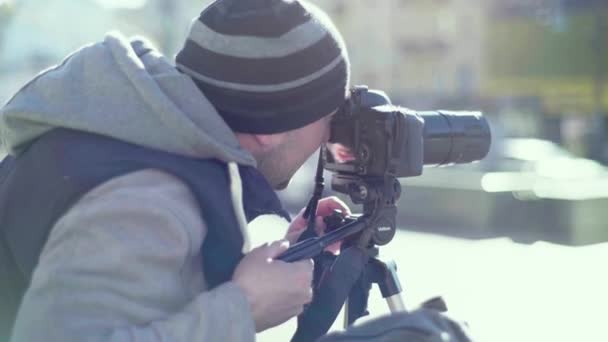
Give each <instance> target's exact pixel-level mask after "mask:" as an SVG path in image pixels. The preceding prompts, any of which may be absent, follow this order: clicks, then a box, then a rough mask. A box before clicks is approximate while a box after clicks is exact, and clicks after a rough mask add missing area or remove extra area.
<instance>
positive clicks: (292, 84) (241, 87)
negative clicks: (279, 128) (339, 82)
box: [177, 52, 345, 93]
mask: <svg viewBox="0 0 608 342" xmlns="http://www.w3.org/2000/svg"><path fill="white" fill-rule="evenodd" d="M343 54H344V52H342V54H340V55H338V56H337V57H336V58H334V60H333V61H331V63H329V64H327V65H326V66H324V67H323V68H321V69H320V70H318V71H316V72H314V73H312V74H310V75H307V76H304V77H302V78H299V79H297V80H293V81H289V82H284V83H278V84H265V85H256V84H242V83H234V82H226V81H221V80H217V79H215V78H211V77H209V76H205V75H202V74H200V73H198V72H196V71H195V70H192V69H190V68H188V67H187V66H185V65H183V64H179V63H178V64H177V66H178V67H179V69H181V70H182V71H183V72H185V73H186V74H188V75H190V77H193V78H196V79H197V80H199V81H201V82H205V83H209V84H211V85H214V86H216V87H221V88H226V89H231V90H238V91H250V92H258V93H271V92H275V91H283V90H289V89H293V88H297V87H300V86H303V85H305V84H307V83H310V82H312V81H314V80H315V79H317V78H319V77H321V76H323V75H325V74H327V73H329V72H330V71H331V70H332V69H334V68H335V67H336V66H338V65H339V64H340V62H343V61H345V56H344V55H343Z"/></svg>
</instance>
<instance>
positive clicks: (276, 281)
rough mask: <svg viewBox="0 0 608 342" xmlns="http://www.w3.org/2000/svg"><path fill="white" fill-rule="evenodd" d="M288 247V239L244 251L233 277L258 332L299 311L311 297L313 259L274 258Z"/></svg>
mask: <svg viewBox="0 0 608 342" xmlns="http://www.w3.org/2000/svg"><path fill="white" fill-rule="evenodd" d="M287 248H289V241H286V240H280V241H275V242H273V243H271V244H270V245H268V244H265V245H262V246H260V247H257V248H255V249H253V250H252V251H251V252H249V253H247V255H245V257H244V258H243V260H241V262H240V263H239V264H238V266H237V267H236V270H235V271H234V275H233V277H232V280H233V281H234V282H235V283H236V284H237V285H239V286H240V287H241V288H242V289H243V291H244V292H245V295H246V296H247V299H248V300H249V304H250V305H251V311H252V315H253V319H254V321H255V328H256V331H257V332H260V331H263V330H266V329H268V328H271V327H274V326H276V325H279V324H281V323H283V322H285V321H287V320H288V319H290V318H292V317H294V316H297V315H299V314H300V313H301V312H302V310H303V307H304V304H307V303H310V301H311V300H312V288H311V283H312V271H313V266H314V265H313V262H312V260H310V259H309V260H302V261H298V262H294V263H286V262H283V261H280V260H275V259H274V258H276V257H277V256H278V255H280V254H281V253H283V252H285V251H286V250H287Z"/></svg>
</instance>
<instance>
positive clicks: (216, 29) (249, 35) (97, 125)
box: [0, 0, 349, 341]
mask: <svg viewBox="0 0 608 342" xmlns="http://www.w3.org/2000/svg"><path fill="white" fill-rule="evenodd" d="M348 83H349V63H348V57H347V53H346V49H345V47H344V43H343V41H342V38H341V37H340V35H339V33H338V32H337V30H336V29H335V27H334V26H333V24H332V23H331V21H330V20H329V19H328V18H327V16H326V15H325V14H324V13H323V12H321V11H320V10H319V9H317V8H316V7H314V6H312V5H310V4H308V3H305V2H300V1H294V0H255V1H254V0H251V1H238V0H218V1H215V2H213V3H212V4H211V5H210V6H209V7H207V8H206V9H205V10H204V11H203V12H202V14H201V15H200V17H199V18H197V19H196V20H194V22H193V24H192V28H191V32H190V34H189V36H188V39H187V41H186V43H185V45H184V47H183V49H182V50H181V51H180V52H179V53H178V54H177V57H176V60H175V65H174V64H173V63H171V62H169V61H168V60H167V59H165V58H164V57H163V56H161V55H160V54H159V53H158V52H157V51H155V50H154V49H153V48H151V47H150V46H149V45H148V44H146V43H145V42H143V41H141V40H134V41H131V42H129V41H127V40H125V39H124V38H123V37H122V36H120V35H119V34H110V35H108V36H107V37H106V38H105V40H104V41H103V42H101V43H98V44H93V45H90V46H86V47H84V48H82V49H81V50H79V51H77V52H75V53H74V54H72V55H71V56H69V57H68V58H67V59H66V60H65V61H64V62H63V63H62V64H61V65H59V66H57V67H54V68H52V69H49V70H47V71H45V72H43V73H41V74H40V75H39V76H37V77H36V78H35V79H33V80H32V81H31V82H30V83H28V84H27V85H26V86H24V87H23V89H21V90H20V91H19V92H18V93H17V94H16V95H15V96H14V97H13V98H12V99H11V100H10V101H9V102H8V103H7V104H6V106H5V107H4V108H2V110H1V111H0V120H1V121H0V136H1V137H2V142H3V145H4V147H5V148H6V149H7V150H8V151H10V154H11V156H10V157H8V158H7V159H6V160H4V161H3V163H2V166H1V168H0V208H1V211H0V227H2V235H1V237H2V244H1V245H0V246H2V253H3V255H2V263H3V265H2V267H3V268H4V269H8V270H12V273H9V274H10V277H7V278H6V279H7V280H9V281H7V282H6V284H5V285H3V286H7V287H9V288H10V290H13V291H16V292H17V296H16V297H14V298H16V303H13V304H15V305H14V309H15V310H16V309H17V307H18V308H19V309H18V313H17V314H16V319H15V323H14V326H13V328H12V340H13V341H34V340H36V341H38V340H45V341H47V340H50V341H72V340H85V339H86V340H91V341H97V340H104V341H105V340H138V341H139V340H142V341H148V340H150V341H156V340H159V341H160V340H162V341H194V340H197V341H253V340H254V339H255V333H256V332H259V331H262V330H264V329H267V328H270V327H273V326H276V325H277V324H280V323H282V322H284V321H286V320H287V319H289V318H291V317H294V316H295V315H297V314H298V313H300V312H301V311H302V307H303V305H305V304H306V303H308V302H309V301H310V300H311V287H310V282H311V277H312V262H311V261H310V260H305V261H300V262H296V263H292V264H287V263H284V262H281V261H278V260H274V258H276V257H277V256H278V255H280V254H281V253H282V252H284V251H285V250H286V248H288V245H289V242H288V241H287V240H282V241H277V242H273V243H271V244H267V245H263V246H261V247H258V248H255V249H252V250H251V249H250V247H249V246H248V239H247V231H246V230H245V226H246V224H247V221H251V220H253V219H254V218H256V217H258V216H259V215H263V214H275V215H277V214H278V215H281V216H284V217H285V216H286V215H285V214H284V211H283V210H282V208H281V206H280V203H279V200H278V198H277V197H276V194H275V193H274V191H273V190H272V188H275V189H282V188H284V187H286V186H287V184H288V182H289V179H290V178H291V177H292V175H293V174H294V173H295V171H296V170H297V169H298V168H299V167H300V166H301V165H302V163H303V162H304V161H305V160H306V159H307V158H308V157H309V156H310V155H311V154H312V153H313V152H314V151H315V150H316V149H317V148H319V146H320V145H321V144H323V143H324V142H326V141H327V139H328V135H329V121H330V118H331V114H332V113H334V112H335V111H336V110H337V108H338V107H339V106H340V105H341V103H342V102H343V101H344V97H345V94H346V92H347V88H348ZM332 209H341V210H344V211H348V208H346V206H345V205H344V204H343V203H341V202H340V201H338V200H336V199H332V198H329V199H325V200H323V201H322V202H321V203H320V207H319V211H318V212H317V214H318V215H320V216H323V215H327V214H329V212H331V210H332ZM304 225H305V220H304V219H303V218H302V217H301V214H300V216H298V217H297V218H296V219H295V220H294V221H293V223H292V225H291V227H290V229H289V239H290V240H292V242H293V240H295V239H297V236H298V234H299V233H300V232H301V231H302V229H303V227H304ZM26 288H27V291H25V289H26ZM3 291H4V290H3ZM6 291H8V290H6ZM24 291H25V293H24V294H23V297H22V299H21V297H20V296H21V294H22V293H23V292H24ZM5 293H8V292H5ZM5 293H3V295H5ZM20 299H21V300H20ZM13 301H15V299H13ZM10 315H11V312H9V313H8V314H5V315H4V316H5V317H4V318H6V317H10ZM11 325H12V321H11V322H10V324H9V325H8V328H9V329H10V326H11ZM5 328H6V327H5ZM0 337H1V336H0Z"/></svg>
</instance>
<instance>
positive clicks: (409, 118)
mask: <svg viewBox="0 0 608 342" xmlns="http://www.w3.org/2000/svg"><path fill="white" fill-rule="evenodd" d="M490 142H491V133H490V128H489V125H488V123H487V121H486V120H485V118H484V117H483V116H482V115H481V113H479V112H453V111H452V112H448V111H432V112H416V111H413V110H410V109H407V108H403V107H399V106H395V105H393V104H391V101H390V99H389V98H388V96H387V95H386V94H385V93H384V92H382V91H378V90H369V89H368V88H367V87H366V86H357V87H354V88H353V89H352V90H351V94H350V97H349V99H347V101H345V103H344V105H343V106H342V107H341V108H340V109H339V110H338V112H337V114H336V115H334V117H333V118H332V122H331V134H330V141H329V143H328V144H327V147H326V149H325V151H324V167H325V169H327V170H329V171H332V172H336V173H338V174H343V175H356V176H359V177H383V176H392V177H397V178H400V177H412V176H419V175H421V174H422V169H423V166H424V165H448V164H455V163H469V162H473V161H477V160H480V159H482V158H483V157H485V156H486V155H487V153H488V151H489V149H490Z"/></svg>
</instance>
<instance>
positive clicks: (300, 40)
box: [188, 19, 328, 58]
mask: <svg viewBox="0 0 608 342" xmlns="http://www.w3.org/2000/svg"><path fill="white" fill-rule="evenodd" d="M327 34H328V30H327V29H326V28H325V27H322V26H321V25H319V22H317V21H316V20H308V21H307V22H305V23H304V24H302V25H299V26H297V27H295V28H294V29H292V30H291V31H289V32H287V33H285V34H283V35H282V36H280V37H276V38H269V37H253V36H231V35H226V34H222V33H218V32H215V31H213V30H212V29H210V28H209V27H208V26H207V25H205V24H204V23H203V22H201V21H200V19H196V20H194V22H193V23H192V28H191V31H190V35H189V36H188V38H189V39H190V40H192V41H193V42H195V43H196V44H198V45H200V46H201V47H203V48H205V49H207V50H210V51H213V52H215V53H218V54H222V55H227V56H231V57H239V58H274V57H285V56H289V55H291V54H293V53H296V52H298V51H302V50H304V49H306V48H307V47H310V46H312V45H314V44H315V43H317V42H319V41H320V40H321V39H323V38H324V37H325V36H326V35H327Z"/></svg>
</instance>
